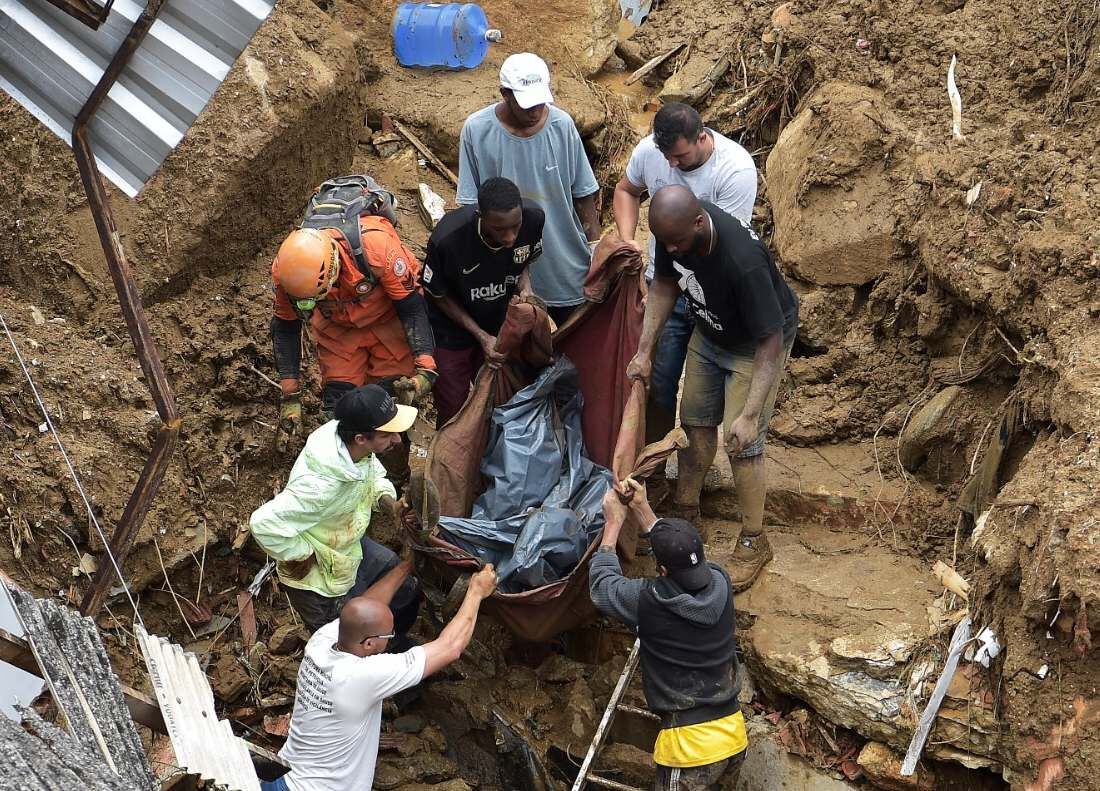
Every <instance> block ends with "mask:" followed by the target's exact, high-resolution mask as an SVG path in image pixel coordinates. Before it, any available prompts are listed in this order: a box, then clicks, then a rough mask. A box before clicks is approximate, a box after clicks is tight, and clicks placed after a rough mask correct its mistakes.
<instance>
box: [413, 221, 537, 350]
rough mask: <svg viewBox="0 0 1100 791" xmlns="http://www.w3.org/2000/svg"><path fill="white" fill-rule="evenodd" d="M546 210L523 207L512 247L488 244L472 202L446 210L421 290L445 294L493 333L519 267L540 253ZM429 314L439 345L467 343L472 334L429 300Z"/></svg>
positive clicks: (429, 253) (516, 280)
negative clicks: (480, 230)
mask: <svg viewBox="0 0 1100 791" xmlns="http://www.w3.org/2000/svg"><path fill="white" fill-rule="evenodd" d="M544 221H545V215H544V214H543V211H542V209H539V208H537V207H533V206H532V207H524V209H523V221H522V224H521V225H520V229H519V236H518V237H516V243H515V245H514V246H512V247H506V248H502V249H500V250H492V249H490V248H489V246H488V245H487V244H486V243H485V241H484V240H483V239H482V238H481V234H480V233H479V232H478V216H477V207H476V206H463V207H462V208H461V209H456V210H455V211H452V212H450V213H448V214H447V215H446V216H445V217H444V218H443V219H442V220H440V221H439V225H437V226H436V227H435V230H434V231H432V235H431V238H430V239H428V250H427V253H426V254H425V256H424V273H423V276H422V280H423V283H424V290H425V291H427V292H428V293H429V294H431V295H432V296H434V297H448V298H449V299H452V300H454V301H455V302H456V303H458V304H459V305H461V306H462V308H463V309H464V310H465V311H466V312H467V313H469V314H470V318H472V319H473V320H474V322H476V323H477V326H479V327H481V329H483V330H485V332H487V333H489V334H490V335H496V334H497V332H498V331H499V330H500V325H501V324H503V323H504V314H505V313H506V312H507V310H508V302H509V301H510V300H511V299H512V297H513V296H514V295H515V293H516V292H517V290H518V289H517V283H519V276H520V275H521V274H523V270H524V269H526V268H527V267H528V266H530V265H531V264H532V263H533V262H534V261H535V259H537V258H538V257H539V256H540V255H541V254H542V226H543V223H544ZM428 318H429V319H430V320H431V324H432V332H433V333H434V334H435V342H436V345H437V346H441V347H443V348H444V349H466V348H469V347H470V346H475V345H477V342H476V341H475V340H474V337H473V336H472V335H470V333H469V332H467V331H466V330H465V329H463V328H462V327H460V326H459V325H458V324H456V323H455V322H453V321H452V320H451V319H450V318H449V317H448V316H446V315H445V314H444V313H443V311H442V310H440V309H439V307H438V306H437V305H436V304H435V303H433V302H432V301H431V300H428Z"/></svg>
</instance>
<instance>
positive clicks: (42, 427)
mask: <svg viewBox="0 0 1100 791" xmlns="http://www.w3.org/2000/svg"><path fill="white" fill-rule="evenodd" d="M49 430H50V424H49V423H39V424H38V433H39V434H45V433H46V432H47V431H49Z"/></svg>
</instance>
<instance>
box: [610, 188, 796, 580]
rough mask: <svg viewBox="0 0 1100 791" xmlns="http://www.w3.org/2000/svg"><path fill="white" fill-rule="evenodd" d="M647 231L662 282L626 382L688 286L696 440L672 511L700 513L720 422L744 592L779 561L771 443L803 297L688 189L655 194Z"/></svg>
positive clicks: (687, 394)
mask: <svg viewBox="0 0 1100 791" xmlns="http://www.w3.org/2000/svg"><path fill="white" fill-rule="evenodd" d="M649 227H650V231H651V232H652V233H653V235H654V236H655V237H656V239H657V252H656V257H655V259H654V267H655V270H656V277H655V278H654V279H653V286H652V288H651V289H650V292H649V297H648V299H647V301H646V309H645V321H644V324H643V327H642V337H641V339H640V341H639V342H638V353H637V355H635V357H634V359H633V360H631V361H630V364H629V365H628V366H627V369H626V372H627V376H628V377H630V378H632V379H634V378H640V379H643V380H645V381H648V379H649V374H650V370H651V369H652V365H653V348H654V341H655V340H656V339H657V337H658V336H659V335H660V331H661V328H662V327H663V326H664V323H665V320H666V319H667V318H668V315H669V313H670V312H671V310H672V306H673V305H674V304H675V302H676V298H677V296H678V295H679V292H680V291H681V290H682V291H683V292H684V293H685V294H686V295H687V297H688V301H689V303H690V307H691V311H692V315H693V316H694V318H695V330H694V332H693V333H692V336H691V341H690V343H689V344H688V357H687V365H686V367H685V380H684V393H683V397H682V399H681V401H680V424H681V425H682V426H683V428H684V430H685V431H686V432H687V436H688V442H689V443H690V444H689V447H688V448H686V449H685V450H683V451H680V455H679V463H678V473H679V480H678V485H677V491H676V500H675V503H674V505H673V508H674V509H675V510H676V513H675V515H677V516H683V517H684V518H685V519H688V520H689V521H691V520H694V519H695V518H696V517H697V516H698V513H699V493H700V491H701V489H702V486H703V477H704V476H705V475H706V471H707V469H709V468H710V465H711V462H712V461H713V460H714V454H715V452H716V450H717V445H718V425H719V424H722V426H723V431H724V434H725V444H726V453H728V454H729V457H730V465H731V466H732V468H733V477H734V484H735V486H736V489H737V499H738V503H739V505H740V506H741V514H742V523H741V526H742V529H741V537H740V539H739V541H738V546H737V550H736V552H735V553H734V561H735V563H736V564H737V568H735V569H734V571H733V573H732V574H731V580H732V582H733V586H734V590H735V591H742V590H745V589H746V588H748V587H749V586H750V585H752V583H753V582H754V581H755V580H756V578H757V577H758V576H759V575H760V572H761V570H762V569H763V568H764V565H765V564H766V563H767V562H768V561H769V560H771V556H772V553H771V547H770V546H768V539H767V537H766V536H765V535H764V495H765V493H766V491H767V486H766V482H765V479H764V455H763V454H764V437H765V436H766V434H767V431H768V421H769V420H770V419H771V413H772V409H773V407H774V405H775V394H776V390H777V389H778V387H779V378H780V373H781V372H782V370H783V367H784V366H785V365H786V362H787V359H788V357H790V353H791V346H792V345H793V344H794V336H795V333H796V332H797V331H798V300H797V299H796V298H795V296H794V293H793V292H792V291H791V289H790V287H789V286H788V285H787V283H786V282H785V281H784V280H783V276H782V275H781V274H779V270H778V269H776V266H775V262H774V261H773V260H772V256H771V253H770V252H769V251H768V248H767V247H766V246H765V245H764V243H763V242H761V241H760V238H759V237H758V236H757V235H756V234H755V233H754V232H753V231H752V229H751V228H749V227H748V226H746V225H744V224H743V223H742V222H741V221H740V220H738V219H737V218H735V217H731V216H730V215H728V214H726V213H725V212H723V211H722V210H721V209H719V208H718V207H717V206H715V205H714V204H712V203H707V202H705V201H699V200H698V199H696V197H695V196H694V195H693V194H692V193H691V191H690V190H689V189H687V188H686V187H680V186H672V187H664V188H663V189H660V190H658V191H657V193H656V194H655V195H654V196H653V202H652V204H651V206H650V210H649Z"/></svg>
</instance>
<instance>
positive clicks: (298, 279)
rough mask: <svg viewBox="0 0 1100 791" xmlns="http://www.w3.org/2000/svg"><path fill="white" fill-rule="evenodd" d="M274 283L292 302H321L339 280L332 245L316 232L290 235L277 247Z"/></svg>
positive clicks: (336, 251)
mask: <svg viewBox="0 0 1100 791" xmlns="http://www.w3.org/2000/svg"><path fill="white" fill-rule="evenodd" d="M272 269H273V273H274V275H275V280H276V281H277V282H278V283H279V285H280V286H282V287H283V290H285V291H286V293H287V294H288V295H289V296H290V297H291V298H294V299H299V300H314V299H322V298H323V297H324V296H325V295H326V294H328V292H329V289H331V288H332V286H333V284H334V283H335V282H336V278H337V277H339V276H340V251H339V249H338V248H337V246H336V241H335V240H334V239H333V238H332V237H331V236H329V235H327V234H325V233H322V232H321V231H318V230H317V229H316V228H299V229H298V230H297V231H292V232H291V234H290V235H289V236H287V238H286V239H285V240H284V241H283V243H282V244H281V245H279V252H278V253H276V254H275V266H274V267H273V268H272Z"/></svg>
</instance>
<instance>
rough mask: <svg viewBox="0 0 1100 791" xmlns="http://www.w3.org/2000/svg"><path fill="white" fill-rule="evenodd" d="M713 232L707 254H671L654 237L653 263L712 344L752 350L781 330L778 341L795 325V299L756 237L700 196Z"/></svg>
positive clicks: (790, 335)
mask: <svg viewBox="0 0 1100 791" xmlns="http://www.w3.org/2000/svg"><path fill="white" fill-rule="evenodd" d="M700 203H701V204H702V206H703V209H704V210H705V211H706V212H707V214H709V215H710V218H711V221H712V222H713V223H714V231H715V233H717V235H718V239H717V242H716V244H715V245H714V250H713V251H711V253H710V255H681V256H680V257H679V258H678V259H676V260H673V258H672V256H670V255H669V253H668V250H666V249H665V246H664V245H663V244H661V243H660V242H659V241H658V242H657V253H656V256H655V259H654V269H655V271H656V273H657V275H658V276H659V277H672V278H676V279H677V281H678V282H679V284H680V289H681V290H682V291H683V292H684V293H685V294H686V295H687V297H688V302H689V303H690V305H691V312H692V314H693V315H694V316H695V326H696V327H698V328H699V330H700V331H701V332H702V333H703V335H704V336H706V337H707V338H708V339H710V340H711V341H713V342H714V343H715V344H716V345H717V346H719V347H721V348H723V349H726V350H727V351H730V352H734V353H735V354H739V355H743V356H749V357H751V356H753V355H754V354H755V353H756V345H757V343H758V342H759V341H761V340H763V339H764V338H766V337H768V336H769V335H771V334H773V333H774V332H775V331H776V330H779V329H782V330H783V340H784V342H789V341H791V340H792V339H793V338H794V335H795V333H796V332H797V331H798V300H797V299H796V298H795V296H794V293H793V292H792V291H791V288H790V286H788V285H787V282H786V281H785V280H784V279H783V275H781V274H780V273H779V270H778V269H777V268H776V266H775V261H773V260H772V255H771V253H770V252H769V251H768V248H767V246H766V245H765V244H764V243H763V242H762V241H760V237H759V236H757V235H756V233H755V232H754V231H753V230H752V229H751V228H749V227H748V226H747V225H745V224H744V223H743V222H741V220H739V219H737V218H736V217H731V216H730V215H729V214H726V213H725V212H724V211H722V210H721V209H719V208H718V207H717V206H715V205H714V204H713V203H709V202H707V201H700Z"/></svg>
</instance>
